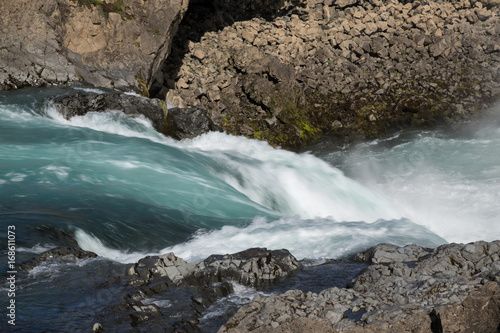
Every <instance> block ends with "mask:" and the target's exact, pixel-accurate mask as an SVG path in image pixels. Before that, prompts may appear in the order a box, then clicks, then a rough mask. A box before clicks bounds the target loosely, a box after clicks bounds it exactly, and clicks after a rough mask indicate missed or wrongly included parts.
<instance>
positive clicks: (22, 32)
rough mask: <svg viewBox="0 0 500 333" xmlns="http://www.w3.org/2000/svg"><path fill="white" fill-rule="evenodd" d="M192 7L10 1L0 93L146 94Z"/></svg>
mask: <svg viewBox="0 0 500 333" xmlns="http://www.w3.org/2000/svg"><path fill="white" fill-rule="evenodd" d="M187 6H188V1H187V0H185V1H184V0H150V1H143V0H128V1H123V0H112V1H110V2H106V1H101V0H57V1H56V0H49V1H47V0H33V1H31V0H30V1H15V2H11V3H9V2H5V1H3V2H1V3H0V12H1V13H2V24H1V25H0V35H1V36H2V37H1V44H0V89H11V88H19V87H23V86H31V85H43V84H48V83H49V84H50V83H52V84H61V83H68V82H73V81H85V82H88V83H90V84H93V85H96V86H101V87H114V88H119V89H128V90H130V89H136V90H138V91H141V92H142V93H144V94H147V88H148V82H149V81H150V79H151V77H153V76H154V75H155V73H157V72H158V70H159V69H160V68H161V66H162V64H163V61H164V59H165V58H166V57H167V56H168V54H169V52H170V49H171V41H172V37H173V35H174V34H175V33H176V31H177V27H178V25H179V23H180V21H181V19H182V17H183V15H184V12H185V11H186V10H187Z"/></svg>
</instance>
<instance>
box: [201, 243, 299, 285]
mask: <svg viewBox="0 0 500 333" xmlns="http://www.w3.org/2000/svg"><path fill="white" fill-rule="evenodd" d="M198 267H200V268H202V269H203V270H205V271H206V273H205V274H209V275H210V276H212V277H217V279H219V280H227V279H229V280H233V281H236V282H238V283H240V284H242V285H245V286H251V287H258V286H262V285H265V284H269V283H272V282H276V281H279V280H280V279H284V278H286V277H288V276H289V275H290V274H292V273H293V272H294V271H296V270H297V269H299V268H300V267H301V264H300V263H299V262H298V261H297V259H295V257H294V256H292V254H291V253H290V252H289V251H288V250H273V251H270V250H268V249H266V248H252V249H248V250H245V251H241V252H238V253H234V254H226V255H223V256H222V255H211V256H210V257H208V258H207V259H205V260H204V261H203V262H202V263H200V264H199V265H198Z"/></svg>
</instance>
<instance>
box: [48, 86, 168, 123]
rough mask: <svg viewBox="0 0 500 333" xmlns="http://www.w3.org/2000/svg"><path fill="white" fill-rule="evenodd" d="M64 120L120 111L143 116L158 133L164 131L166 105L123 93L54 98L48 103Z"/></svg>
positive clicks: (68, 95) (84, 94) (156, 100)
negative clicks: (95, 113)
mask: <svg viewBox="0 0 500 333" xmlns="http://www.w3.org/2000/svg"><path fill="white" fill-rule="evenodd" d="M48 103H49V104H50V105H51V106H54V107H55V108H56V109H57V110H58V111H59V112H60V113H61V114H62V115H63V116H64V117H65V118H66V119H70V118H72V117H74V116H83V115H85V114H87V113H88V112H106V111H121V112H123V113H125V114H126V115H128V116H131V117H137V116H140V115H143V116H145V117H146V118H147V119H149V120H150V121H151V123H152V124H153V127H154V128H155V129H156V130H157V131H158V132H160V133H161V132H163V131H164V125H165V112H166V104H165V103H163V102H161V101H160V100H158V99H152V98H145V97H140V96H133V95H127V94H123V93H117V92H113V93H104V94H94V93H76V94H66V95H61V96H57V97H54V98H53V99H51V100H50V101H49V102H48Z"/></svg>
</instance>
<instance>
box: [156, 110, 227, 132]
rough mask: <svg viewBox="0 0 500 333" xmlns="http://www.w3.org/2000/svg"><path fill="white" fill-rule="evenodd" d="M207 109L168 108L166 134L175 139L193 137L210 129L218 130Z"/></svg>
mask: <svg viewBox="0 0 500 333" xmlns="http://www.w3.org/2000/svg"><path fill="white" fill-rule="evenodd" d="M218 129H219V128H218V127H217V126H216V125H214V123H213V121H212V119H210V117H209V116H208V114H207V111H205V110H202V109H198V108H184V109H183V108H172V109H169V110H168V114H167V121H166V124H165V129H164V134H165V135H168V136H171V137H172V138H174V139H177V140H182V139H191V138H194V137H196V136H198V135H201V134H204V133H207V132H209V131H217V130H218Z"/></svg>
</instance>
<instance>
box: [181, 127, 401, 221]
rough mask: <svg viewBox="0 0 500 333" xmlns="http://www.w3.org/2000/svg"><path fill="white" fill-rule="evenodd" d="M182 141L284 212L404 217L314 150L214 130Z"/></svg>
mask: <svg viewBox="0 0 500 333" xmlns="http://www.w3.org/2000/svg"><path fill="white" fill-rule="evenodd" d="M182 144H183V145H184V146H185V147H186V148H188V149H199V150H200V151H202V152H205V153H206V154H207V155H208V156H210V158H213V159H214V160H216V161H218V162H219V164H220V165H221V168H219V170H215V172H214V173H215V176H217V177H219V178H220V179H222V180H224V181H225V182H226V183H228V184H229V185H231V186H232V187H234V188H235V189H236V190H238V191H239V192H241V193H243V194H245V195H246V196H247V197H248V198H250V199H251V200H253V201H254V202H257V203H259V204H260V205H263V206H265V207H268V208H270V209H273V210H275V211H278V212H280V213H282V214H284V215H299V216H300V217H302V218H315V217H332V218H333V219H335V220H337V221H367V222H373V221H376V220H379V219H397V218H401V217H402V215H401V214H400V213H399V212H398V211H397V209H395V208H394V207H393V206H392V205H391V204H390V203H389V202H388V201H387V200H385V199H384V198H383V196H382V195H380V193H377V192H374V191H371V190H369V189H368V188H366V187H364V186H362V185H361V184H359V183H357V182H356V181H354V180H352V179H349V178H348V177H346V176H345V175H344V174H343V173H342V172H341V171H340V170H338V169H336V168H334V167H332V166H330V165H329V164H327V163H325V162H324V161H322V160H320V159H319V158H317V157H315V156H313V155H310V154H295V153H292V152H289V151H285V150H281V149H275V148H273V147H271V146H269V145H268V144H266V143H264V142H261V141H257V140H249V139H246V138H242V137H235V136H231V135H227V134H223V133H208V134H205V135H203V136H200V137H198V138H195V139H193V140H190V141H185V142H182Z"/></svg>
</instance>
